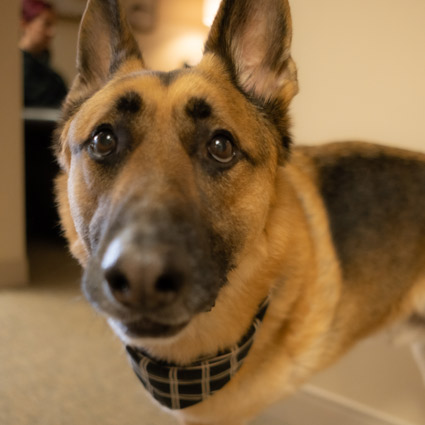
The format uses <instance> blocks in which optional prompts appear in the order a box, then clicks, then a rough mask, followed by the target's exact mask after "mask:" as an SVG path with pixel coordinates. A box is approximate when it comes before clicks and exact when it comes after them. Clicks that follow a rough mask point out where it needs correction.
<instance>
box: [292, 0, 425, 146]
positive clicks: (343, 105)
mask: <svg viewBox="0 0 425 425" xmlns="http://www.w3.org/2000/svg"><path fill="white" fill-rule="evenodd" d="M291 4H292V13H293V20H294V49H293V50H294V57H295V60H296V62H297V64H298V68H299V80H300V88H301V91H300V93H299V96H297V98H296V100H295V101H294V104H293V114H294V118H295V127H294V134H295V136H296V139H297V141H298V142H308V143H317V142H322V141H328V140H340V139H353V138H354V139H362V140H371V141H377V142H382V143H388V144H393V145H401V146H404V147H408V148H413V149H418V150H422V151H424V150H425V54H424V46H425V2H424V1H423V0H390V1H389V0H355V1H354V0H350V1H348V0H345V1H341V0H321V1H317V0H293V1H292V2H291Z"/></svg>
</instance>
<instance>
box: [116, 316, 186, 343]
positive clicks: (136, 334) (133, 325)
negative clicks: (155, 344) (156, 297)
mask: <svg viewBox="0 0 425 425" xmlns="http://www.w3.org/2000/svg"><path fill="white" fill-rule="evenodd" d="M108 322H109V324H110V326H111V327H112V329H113V330H114V331H115V332H116V333H117V334H118V335H119V336H120V337H121V339H124V340H131V339H139V338H168V337H172V336H175V335H177V334H178V333H179V332H181V331H182V330H183V329H184V328H185V327H186V326H187V325H188V323H189V321H185V322H182V323H175V324H168V323H167V324H166V323H161V322H159V321H154V320H151V319H148V318H143V319H138V320H134V321H121V320H117V319H113V318H109V320H108Z"/></svg>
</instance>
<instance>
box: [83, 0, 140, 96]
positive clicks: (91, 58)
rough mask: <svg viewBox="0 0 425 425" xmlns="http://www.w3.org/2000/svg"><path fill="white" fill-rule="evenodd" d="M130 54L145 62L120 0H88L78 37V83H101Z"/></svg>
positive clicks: (89, 85)
mask: <svg viewBox="0 0 425 425" xmlns="http://www.w3.org/2000/svg"><path fill="white" fill-rule="evenodd" d="M130 58H134V59H136V60H138V61H139V62H140V66H143V61H142V55H141V53H140V50H139V47H138V45H137V42H136V40H135V39H134V37H133V35H132V34H131V31H130V27H129V25H128V23H127V20H126V18H125V16H124V14H123V11H122V8H121V7H120V4H119V0H89V1H88V3H87V7H86V10H85V12H84V16H83V19H82V21H81V26H80V32H79V37H78V50H77V70H78V77H77V81H76V83H75V85H85V86H87V87H91V88H96V87H100V86H102V85H103V84H104V83H105V82H106V81H107V80H108V78H109V77H110V76H111V75H113V74H114V72H115V71H117V70H118V68H119V67H120V65H121V64H122V63H124V61H127V60H128V59H130Z"/></svg>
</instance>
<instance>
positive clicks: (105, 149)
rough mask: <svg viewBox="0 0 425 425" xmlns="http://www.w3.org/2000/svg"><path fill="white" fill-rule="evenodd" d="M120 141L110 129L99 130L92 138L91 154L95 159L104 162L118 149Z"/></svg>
mask: <svg viewBox="0 0 425 425" xmlns="http://www.w3.org/2000/svg"><path fill="white" fill-rule="evenodd" d="M117 146H118V141H117V138H116V136H115V134H114V133H113V131H112V129H110V128H101V129H99V130H98V131H97V132H96V133H95V134H94V135H93V137H92V139H91V141H90V144H89V152H90V154H91V155H92V156H93V158H94V159H97V160H102V159H103V158H105V157H107V156H109V155H111V154H112V153H114V152H115V151H116V149H117Z"/></svg>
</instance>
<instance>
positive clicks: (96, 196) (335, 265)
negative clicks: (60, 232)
mask: <svg viewBox="0 0 425 425" xmlns="http://www.w3.org/2000/svg"><path fill="white" fill-rule="evenodd" d="M109 3H110V4H112V5H113V4H115V2H114V1H113V0H110V1H109ZM248 3H249V5H248V4H247V5H246V4H245V3H244V2H242V1H240V0H235V1H233V2H231V1H224V2H223V5H222V7H221V9H220V11H219V14H218V17H217V19H216V22H215V24H214V26H213V28H212V31H211V34H210V37H209V39H208V41H207V44H206V52H205V55H204V58H203V59H202V61H201V63H200V64H199V65H198V66H197V67H196V68H194V69H191V70H185V71H182V72H180V73H179V74H178V75H177V77H174V76H173V75H172V74H167V75H164V74H158V73H151V72H149V71H146V70H145V69H143V65H142V64H143V62H142V60H141V56H140V55H138V53H137V52H135V48H134V43H133V42H130V45H131V48H129V49H128V51H127V52H126V51H125V46H126V43H129V41H128V40H129V37H130V35H129V32H128V29H127V28H126V26H125V25H124V24H123V20H122V19H120V22H121V23H122V26H121V27H120V28H121V29H120V30H121V32H122V34H121V36H117V35H116V34H115V35H114V34H112V35H113V36H112V35H111V36H110V38H108V36H107V34H106V33H107V30H106V29H107V28H108V26H110V25H112V23H111V22H109V23H108V14H106V13H105V11H104V9H103V8H104V7H105V3H102V1H101V0H91V1H90V2H89V6H88V9H87V11H86V17H85V20H84V21H83V27H82V28H83V31H82V32H81V37H80V45H79V58H80V60H79V76H78V77H77V80H76V82H75V84H74V86H73V89H72V90H71V92H70V94H69V96H68V100H67V103H66V105H65V107H64V116H65V119H64V122H63V124H62V127H61V134H60V137H59V143H58V146H57V148H56V151H57V153H58V158H59V162H60V164H61V166H62V173H61V175H60V176H59V177H58V179H57V181H56V192H57V201H58V204H59V213H60V215H61V220H62V225H63V228H64V231H65V236H66V238H67V239H68V242H69V246H70V250H71V252H72V253H73V255H74V256H75V257H76V258H77V259H78V261H79V262H80V263H81V264H82V266H83V267H85V268H90V267H94V266H93V264H96V263H93V258H94V259H95V262H96V261H97V262H101V261H102V255H103V253H104V252H105V250H106V249H107V247H108V243H109V242H110V241H109V240H108V232H110V231H111V230H110V228H113V227H114V226H125V225H126V223H127V221H126V220H128V226H130V227H129V228H131V229H133V227H134V226H137V222H135V221H134V220H133V219H131V220H133V221H131V220H130V219H128V218H127V215H126V214H127V212H126V211H127V210H128V211H131V210H132V208H135V207H134V205H136V207H137V208H140V205H143V206H144V207H143V208H145V209H144V210H142V211H147V212H149V211H151V210H150V209H149V208H153V207H152V206H154V207H155V208H156V206H159V207H160V208H162V209H167V208H169V206H170V205H173V206H174V205H177V206H178V207H179V211H183V212H184V214H186V212H185V211H186V209H187V208H189V210H193V211H194V212H196V213H197V215H196V214H195V213H194V216H195V215H196V216H199V217H201V218H202V220H203V221H205V222H208V224H209V225H210V226H211V229H212V231H213V232H214V234H218V235H220V238H221V239H220V241H221V242H220V243H221V244H222V245H223V250H225V249H229V250H230V251H231V253H232V260H233V268H231V269H230V270H229V272H228V274H227V276H226V278H227V283H226V284H225V285H224V286H223V287H222V288H221V289H220V290H219V292H218V294H217V297H216V300H215V306H214V308H212V310H211V311H208V312H201V313H198V314H195V315H194V316H193V317H192V318H191V320H190V322H189V323H188V325H187V326H186V327H185V328H184V329H183V330H182V331H180V332H179V333H178V334H176V335H174V336H173V337H169V338H154V337H149V338H146V337H143V338H142V337H140V338H136V337H131V336H129V337H127V336H122V337H123V340H124V342H127V343H131V344H133V345H136V346H137V345H139V346H142V347H144V349H146V350H148V351H149V353H150V354H151V355H152V356H154V357H156V358H159V359H162V360H164V361H168V362H173V363H177V364H183V365H184V364H187V363H190V362H192V361H195V360H196V359H198V358H199V357H202V356H205V355H213V354H215V353H217V352H218V351H220V350H223V349H225V348H228V347H229V346H232V345H234V344H236V343H237V342H238V341H239V340H240V338H241V337H242V336H243V335H244V333H245V332H246V330H247V328H248V327H249V326H250V324H251V321H252V318H253V317H254V315H255V313H256V311H257V308H258V306H259V304H260V303H261V302H262V300H264V299H265V298H266V297H268V298H269V300H270V304H269V307H268V310H267V314H266V316H265V318H264V321H263V323H262V325H261V328H260V330H259V332H258V334H257V337H256V340H255V343H254V345H253V347H252V349H251V351H250V353H249V355H248V357H247V358H246V361H245V362H244V364H243V366H242V368H241V369H240V370H239V372H238V373H237V374H236V375H235V377H234V378H233V379H232V380H231V382H230V383H229V384H227V385H226V386H225V387H224V388H223V389H222V390H220V391H219V392H218V393H216V394H214V395H213V396H212V397H210V398H209V399H207V400H206V401H204V402H202V403H201V404H198V405H195V406H193V407H190V408H187V409H184V410H181V411H179V412H177V413H176V414H177V416H178V417H180V419H181V420H182V422H183V423H184V424H185V425H200V424H209V425H238V424H241V423H242V422H243V421H244V420H246V419H248V418H250V417H252V416H254V415H256V414H257V413H258V412H259V411H261V409H263V408H264V407H265V406H267V405H269V404H271V403H273V402H274V401H276V400H278V399H280V398H281V397H282V396H285V395H287V394H289V393H291V392H293V391H294V390H295V389H296V388H297V387H298V386H299V385H300V384H301V383H303V382H304V381H305V380H306V379H308V378H309V377H310V376H311V375H312V373H314V372H315V371H317V370H320V369H322V368H324V367H325V366H327V365H329V364H330V363H331V362H332V361H334V360H335V359H336V358H338V356H340V355H341V354H343V353H344V352H345V351H346V350H347V349H349V348H350V347H351V346H352V345H353V344H354V343H355V342H356V341H358V339H360V338H361V337H364V336H365V335H368V334H370V333H371V332H373V331H375V330H377V329H380V328H382V327H383V326H384V325H390V324H395V323H407V322H408V321H409V319H410V317H411V316H412V315H414V314H417V315H424V314H425V266H424V264H425V261H424V260H425V234H424V231H425V230H424V229H425V226H424V225H423V219H422V216H421V206H420V202H422V204H424V201H422V199H420V197H419V196H418V187H420V184H421V183H420V182H422V183H423V184H425V156H424V155H420V154H413V153H407V152H405V151H402V150H396V149H391V148H384V147H379V146H374V145H369V144H362V143H348V144H347V143H343V144H334V145H326V146H323V147H316V148H296V149H294V150H293V152H292V153H291V155H290V160H287V158H288V156H289V154H288V151H287V146H286V147H285V146H284V144H285V141H286V139H287V138H288V137H289V136H288V133H287V127H288V125H289V119H288V117H287V115H286V109H287V106H288V104H289V103H290V100H291V99H292V97H293V96H294V95H295V93H296V91H297V87H298V86H297V80H296V69H295V65H294V63H293V62H292V59H291V57H290V50H289V47H290V40H291V24H290V16H289V8H288V4H287V2H286V1H278V0H261V1H259V2H258V4H257V3H256V2H252V1H249V2H248ZM251 3H252V4H251ZM115 5H116V4H115ZM241 5H244V7H245V6H246V8H247V9H246V10H247V11H248V12H246V13H247V16H245V18H244V20H242V21H240V17H239V13H238V7H241ZM250 5H251V7H252V8H253V10H254V12H255V13H254V12H253V13H252V16H251V15H250V13H249V10H250ZM265 9H267V13H266V15H264V14H262V12H261V11H262V10H265ZM244 10H245V9H244ZM115 13H120V12H119V10H118V9H116V10H115ZM226 13H229V14H230V17H229V16H227V15H226ZM276 14H279V15H281V20H280V21H277V22H272V21H273V19H274V15H276ZM99 16H103V18H102V19H101V21H102V22H101V24H100V25H99V27H98V28H97V19H95V18H94V17H96V18H98V17H99ZM226 19H227V21H226ZM250 19H251V20H252V22H251V21H250ZM229 22H230V24H229ZM250 22H251V24H254V23H256V22H257V23H259V25H260V26H261V37H260V38H259V39H258V44H255V46H254V47H252V46H251V48H253V49H254V52H253V51H252V50H251V48H250V47H249V45H250V40H252V38H253V34H254V35H255V33H254V32H251V26H250ZM270 22H272V23H273V25H270ZM283 22H286V25H284V27H282V23H283ZM225 25H229V28H228V27H227V26H225ZM224 27H225V29H223V28H224ZM276 28H277V29H276ZM271 29H273V32H276V31H279V29H280V30H281V31H282V34H281V38H279V36H277V35H278V34H277V35H276V39H275V40H274V41H273V43H271V44H270V45H267V43H268V41H267V39H268V37H272V36H273V34H271ZM99 31H100V32H99ZM87 34H91V37H88V36H87ZM93 34H94V35H93ZM96 37H101V38H102V40H101V42H100V44H99V45H100V46H105V45H109V44H111V45H112V48H111V51H112V52H115V57H110V58H109V59H105V58H106V56H105V57H104V58H102V63H103V66H102V65H101V64H100V63H99V66H100V67H102V69H101V70H99V72H97V71H96V75H94V74H93V70H92V67H93V66H96V64H97V62H96V59H95V58H94V59H93V60H91V56H90V54H89V53H90V52H93V51H94V50H95V47H96V46H93V43H94V41H93V39H95V38H96ZM105 37H106V38H105ZM226 37H227V38H226ZM232 37H234V38H232ZM226 43H227V44H226ZM272 49H276V51H277V53H276V58H275V59H273V60H272V59H270V54H269V50H270V51H272ZM264 51H266V52H267V54H266V55H264ZM273 51H274V50H273ZM279 52H280V56H279V57H278V53H279ZM247 53H248V58H247ZM250 54H255V58H252V57H251V58H250V57H249V56H250ZM250 60H251V62H250ZM105 61H106V63H105ZM91 62H92V63H91ZM111 64H112V65H113V68H114V70H113V71H110V67H111V66H112V65H111ZM108 72H109V74H108ZM238 84H239V86H238ZM126 93H127V94H128V93H132V94H133V95H135V96H138V98H140V99H142V102H141V104H140V105H136V106H137V108H136V107H135V108H134V109H135V110H136V109H137V111H136V112H135V111H133V112H131V111H130V112H126V111H120V110H119V109H118V110H117V108H116V107H113V105H116V104H117V101H119V99H120V96H123V95H125V94H126ZM194 98H197V99H199V98H200V99H203V101H205V103H207V104H208V105H209V106H210V107H211V109H212V113H211V114H209V116H208V118H205V117H204V118H202V119H203V120H204V121H205V122H207V123H208V126H210V127H211V128H220V129H221V128H224V129H226V131H228V132H229V133H231V134H233V135H236V136H235V137H236V138H237V140H238V142H239V143H240V144H241V146H242V149H243V150H244V152H245V154H246V156H248V157H249V160H247V159H245V158H243V159H240V160H239V161H238V162H236V163H235V165H234V166H232V167H229V168H228V169H226V171H225V172H221V174H218V177H217V176H216V174H215V173H216V170H215V169H214V168H213V167H214V166H215V165H214V164H213V163H212V162H211V158H208V159H206V158H207V156H206V155H205V154H204V153H203V151H202V149H203V148H202V146H203V145H202V143H204V139H203V137H207V138H208V137H210V136H209V134H210V133H208V131H209V130H205V131H206V133H205V134H208V135H207V136H202V137H201V136H199V137H198V136H197V137H198V138H197V139H195V142H193V141H192V142H191V140H192V138H194V137H195V136H193V135H194V134H197V133H196V131H198V132H199V131H204V130H202V129H203V127H202V125H203V124H202V125H200V124H199V122H198V121H200V120H201V119H197V118H195V119H190V118H189V117H188V112H187V105H189V104H190V102H191V100H193V99H194ZM129 109H130V110H131V107H130V108H129ZM138 109H140V110H138ZM207 115H208V114H207ZM197 120H198V121H197ZM116 122H119V123H121V124H119V125H121V126H124V128H125V130H124V133H125V135H126V136H125V137H127V138H128V139H131V141H132V144H131V146H130V147H129V148H128V150H130V151H131V153H128V154H126V155H127V156H126V157H125V163H124V164H123V165H122V164H121V163H119V164H114V167H115V168H114V167H109V166H105V165H104V164H102V165H99V164H98V163H97V162H96V160H93V158H90V154H89V152H88V150H87V145H88V143H89V142H90V140H91V138H92V136H91V134H92V133H93V130H94V129H96V128H98V126H99V125H101V124H104V123H114V125H115V123H116ZM123 123H124V124H123ZM116 126H118V124H117V125H116ZM208 128H209V127H208ZM120 134H121V133H120ZM202 134H204V133H202ZM198 139H201V140H198ZM282 140H283V146H282ZM190 143H192V144H193V143H195V148H196V149H201V150H200V153H199V152H198V153H197V155H198V156H196V155H192V156H191V154H190V149H191V145H190ZM185 144H188V145H189V147H188V146H186V145H185ZM199 145H201V148H199ZM188 152H189V153H188ZM198 157H201V160H199V161H198ZM202 161H204V162H205V161H206V162H205V164H207V165H205V164H204V162H202ZM208 161H209V162H208ZM203 164H204V165H203ZM341 164H342V165H341ZM370 164H372V165H373V166H372V165H370ZM388 164H394V167H395V168H394V172H397V173H399V174H397V178H396V179H395V181H394V182H393V183H391V181H392V180H391V178H392V177H391V172H390V171H388V169H387V168H388ZM406 164H410V165H411V167H410V168H412V167H413V168H414V170H415V171H412V172H411V173H410V171H409V170H410V168H409V167H406ZM108 167H109V168H108ZM206 167H212V168H206ZM338 167H340V168H338ZM341 167H342V168H341ZM356 167H357V168H356ZM359 167H360V168H359ZM362 167H366V168H362ZM374 167H375V168H376V167H383V168H382V171H380V172H375V171H374V170H375V168H374ZM385 167H387V168H385ZM413 168H412V170H413ZM358 169H360V171H361V172H360V173H356V170H358ZM335 170H337V171H338V170H339V171H338V173H339V174H336V175H337V177H338V176H341V179H343V174H344V173H351V174H347V176H348V177H346V179H345V180H344V181H343V182H342V183H341V182H339V181H338V178H333V177H332V176H333V174H332V173H333V172H335ZM350 170H352V171H350ZM406 170H407V171H406ZM364 171H365V172H367V173H369V172H370V173H371V174H370V175H371V179H372V177H373V179H374V180H373V181H372V180H371V181H370V182H368V184H367V185H365V183H364V181H362V175H363V174H364V173H363V172H364ZM383 173H387V174H385V178H382V175H383ZM387 182H390V183H387ZM418 182H419V183H418ZM340 183H341V184H346V185H348V186H347V187H350V188H351V189H350V190H352V194H353V197H354V198H353V199H352V198H351V197H350V194H351V192H349V193H347V191H346V190H345V188H346V186H340ZM369 183H370V184H369ZM387 184H389V185H390V186H387ZM334 186H335V187H334ZM375 186H376V187H375ZM373 187H375V189H373V190H374V192H373V193H372V192H370V193H369V191H372V188H373ZM388 187H391V188H392V189H393V190H394V197H393V199H394V205H393V204H391V202H392V201H391V202H390V201H388V200H387V198H386V197H388V193H386V192H385V191H386V190H388ZM422 187H424V186H422ZM332 191H333V192H332ZM338 191H340V192H338ZM356 196H357V197H360V196H363V198H362V199H363V200H364V202H368V205H367V207H368V208H367V210H366V213H362V212H361V208H359V210H358V211H360V212H356V208H354V209H353V207H352V205H359V204H361V202H358V199H357V198H355V197H356ZM338 199H341V203H342V202H346V203H347V211H346V214H347V220H348V221H347V222H346V221H344V220H345V213H344V214H343V216H341V214H340V213H339V209H338V208H339V205H338V202H335V200H338ZM371 199H372V201H371ZM360 201H361V200H360ZM385 203H386V204H385ZM418 203H419V204H418ZM381 204H385V205H387V206H388V208H389V207H391V211H392V214H393V215H394V217H395V218H394V217H393V216H389V217H388V226H389V228H391V226H392V223H393V222H392V221H391V220H395V221H396V222H397V225H398V224H400V228H402V229H404V231H405V236H403V237H401V238H400V239H399V240H401V241H403V243H404V244H403V246H399V244H397V241H398V239H397V238H395V237H393V236H392V235H391V234H389V233H388V232H386V227H382V229H384V230H385V231H384V230H383V231H382V233H381V234H379V235H377V233H376V232H377V228H378V227H379V226H378V225H380V222H381V219H380V217H381V214H382V212H381V210H380V205H381ZM146 206H147V207H146ZM123 207H125V208H124V211H121V210H122V208H123ZM424 207H425V205H424ZM146 208H147V209H146ZM170 208H171V207H170ZM137 211H139V210H137ZM422 211H423V210H422ZM117 214H118V218H119V219H116V218H115V216H116V215H117ZM120 214H121V215H120ZM114 220H115V221H114ZM143 220H144V219H142V218H141V219H140V221H143ZM350 220H351V221H350ZM397 220H399V221H397ZM347 223H348V224H347ZM148 224H149V225H152V223H151V222H148ZM131 226H133V227H131ZM347 226H348V227H347ZM349 226H351V227H349ZM172 230H173V229H170V232H171V231H172ZM105 235H106V236H105ZM380 240H382V244H379V241H380ZM108 241H109V242H108ZM362 241H366V242H365V243H364V246H363V245H362V243H363V242H362ZM369 241H370V243H369ZM368 246H371V247H373V248H374V252H369V253H368V252H366V251H365V250H367V248H368ZM368 255H370V256H372V257H371V258H373V261H374V262H373V261H371V260H367V258H368V257H367V256H368ZM402 260H403V261H402ZM399 263H400V264H399ZM90 264H92V265H90ZM394 264H395V265H394ZM391 267H394V269H393V270H392V269H391ZM386 283H388V284H387V285H386ZM87 285H90V282H89V283H88V284H87ZM90 291H92V293H91V296H92V297H93V299H95V302H94V304H96V308H98V309H100V310H102V308H104V307H103V305H102V302H103V303H105V302H106V301H105V300H103V301H102V300H97V299H96V297H97V296H98V292H99V291H100V289H99V288H93V287H90V286H89V287H88V289H87V288H86V292H87V293H90ZM93 299H92V300H91V301H92V302H93ZM108 302H109V301H108ZM102 312H103V313H104V314H106V315H108V311H107V309H106V308H105V311H102Z"/></svg>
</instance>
